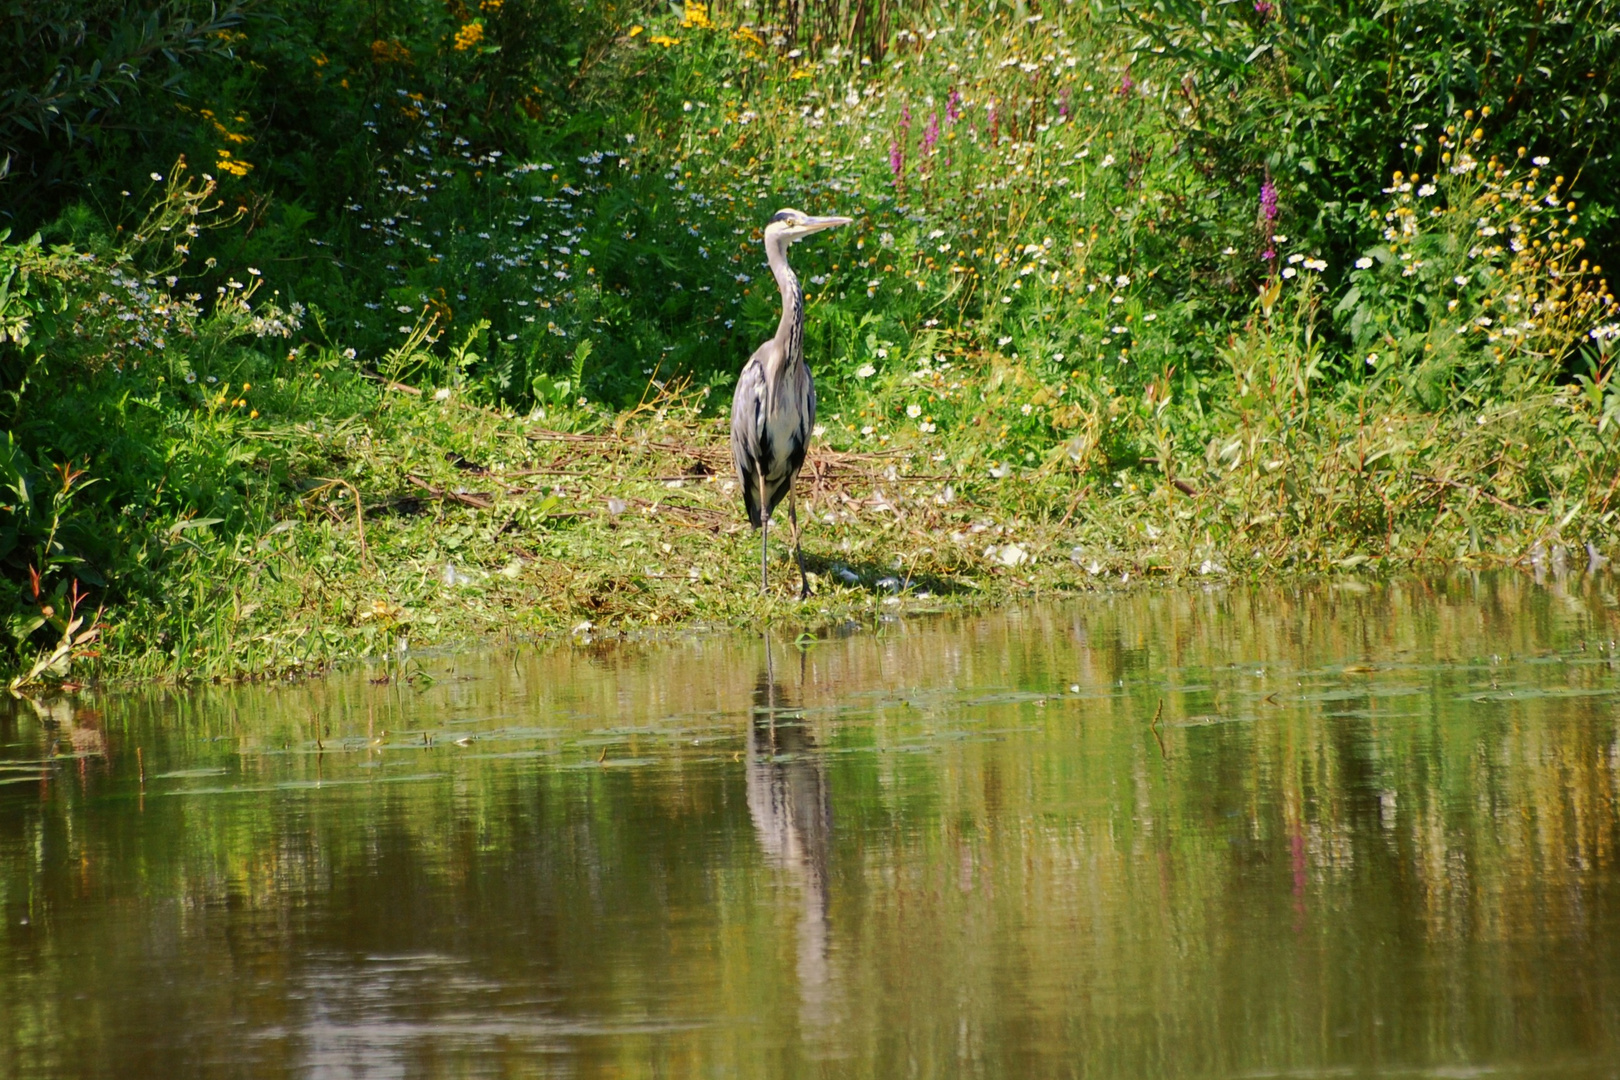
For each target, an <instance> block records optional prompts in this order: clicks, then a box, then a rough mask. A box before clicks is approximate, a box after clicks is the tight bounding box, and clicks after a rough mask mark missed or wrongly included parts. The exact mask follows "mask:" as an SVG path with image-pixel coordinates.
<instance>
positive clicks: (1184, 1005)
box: [0, 575, 1620, 1078]
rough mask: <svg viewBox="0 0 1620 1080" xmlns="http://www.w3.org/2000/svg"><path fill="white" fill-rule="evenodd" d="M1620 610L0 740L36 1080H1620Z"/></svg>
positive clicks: (1185, 616) (7, 913)
mask: <svg viewBox="0 0 1620 1080" xmlns="http://www.w3.org/2000/svg"><path fill="white" fill-rule="evenodd" d="M1616 638H1620V615H1617V606H1616V595H1615V585H1614V583H1613V581H1612V580H1611V579H1608V578H1602V577H1600V578H1597V579H1583V580H1580V581H1577V582H1573V583H1568V584H1564V585H1557V584H1554V585H1550V586H1542V585H1537V584H1536V583H1534V582H1532V581H1529V580H1526V579H1523V578H1521V577H1518V576H1513V575H1503V576H1498V577H1482V578H1481V577H1469V578H1458V579H1452V580H1448V581H1443V582H1403V583H1396V584H1393V585H1383V584H1376V585H1367V584H1363V583H1356V582H1340V583H1325V584H1322V585H1319V586H1311V587H1287V588H1283V587H1278V588H1260V589H1251V588H1247V587H1244V588H1239V587H1221V588H1212V589H1206V590H1187V591H1150V592H1130V593H1123V594H1119V595H1102V596H1097V597H1094V598H1089V599H1086V600H1082V601H1077V602H1072V603H1064V604H1057V605H1052V606H1037V607H1024V608H1019V609H1015V610H1008V611H1001V612H996V613H991V614H986V615H982V616H972V617H911V618H903V619H896V620H894V621H890V622H886V623H884V624H882V625H881V626H879V627H877V628H875V629H874V628H867V629H862V630H858V631H855V630H852V631H851V632H849V633H845V634H830V635H828V636H826V637H824V638H822V639H818V640H814V641H801V642H798V643H795V642H793V641H791V640H789V639H787V638H786V637H777V638H775V639H767V638H765V637H762V636H759V635H755V636H740V637H723V636H721V637H704V638H690V639H678V640H670V641H660V642H646V643H641V644H630V645H613V646H593V647H589V648H573V649H568V648H565V649H549V650H524V651H518V652H508V653H502V654H496V655H484V656H456V657H443V658H435V659H431V660H429V661H427V662H426V668H427V670H429V671H430V672H431V673H432V674H433V675H434V676H435V678H436V681H435V682H434V683H433V684H432V685H431V686H427V687H416V686H409V685H399V684H397V683H390V684H378V683H375V682H373V681H372V679H373V678H375V677H376V675H377V674H378V672H375V671H372V672H359V671H357V672H352V673H347V674H341V675H338V676H335V677H332V678H329V679H323V680H319V681H315V682H310V683H305V684H302V685H292V686H276V687H253V688H211V689H208V690H205V691H201V692H197V693H187V694H183V695H175V694H167V693H150V694H145V695H134V696H118V697H113V696H108V697H96V696H90V695H80V696H77V697H72V698H62V699H55V700H49V701H38V702H29V701H21V702H15V703H12V704H11V705H8V706H0V919H3V923H4V925H3V926H0V1075H3V1076H17V1077H35V1076H40V1077H44V1076H50V1077H79V1076H84V1077H102V1076H105V1077H130V1076H200V1075H207V1076H224V1077H230V1076H241V1077H282V1076H288V1077H293V1076H296V1077H440V1076H449V1077H464V1076H465V1077H484V1076H499V1077H526V1076H533V1077H553V1076H556V1077H687V1076H691V1077H764V1076H786V1077H798V1076H828V1077H833V1076H837V1077H846V1076H847V1077H874V1078H877V1077H881V1078H893V1077H910V1076H923V1077H928V1076H986V1077H1012V1076H1031V1077H1033V1076H1060V1077H1061V1076H1075V1077H1081V1076H1084V1077H1159V1076H1165V1077H1183V1076H1187V1077H1221V1076H1233V1077H1237V1076H1245V1077H1246V1076H1302V1077H1319V1076H1399V1077H1427V1076H1433V1077H1455V1076H1508V1077H1516V1076H1580V1077H1614V1076H1620V868H1617V862H1616V860H1617V854H1620V851H1617V844H1620V654H1617V653H1616V651H1615V648H1616V646H1615V643H1614V639H1616Z"/></svg>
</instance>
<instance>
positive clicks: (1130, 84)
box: [1119, 71, 1136, 97]
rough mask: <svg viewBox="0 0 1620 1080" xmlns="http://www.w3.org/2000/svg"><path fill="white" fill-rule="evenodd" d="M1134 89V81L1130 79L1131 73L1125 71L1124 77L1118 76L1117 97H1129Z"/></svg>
mask: <svg viewBox="0 0 1620 1080" xmlns="http://www.w3.org/2000/svg"><path fill="white" fill-rule="evenodd" d="M1135 89H1136V80H1135V79H1133V78H1131V73H1130V72H1129V71H1127V72H1126V73H1125V74H1124V75H1121V76H1120V79H1119V96H1120V97H1130V96H1131V91H1132V90H1135Z"/></svg>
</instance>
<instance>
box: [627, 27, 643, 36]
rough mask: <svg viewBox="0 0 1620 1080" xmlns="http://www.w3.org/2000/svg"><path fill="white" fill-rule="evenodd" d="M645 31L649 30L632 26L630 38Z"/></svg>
mask: <svg viewBox="0 0 1620 1080" xmlns="http://www.w3.org/2000/svg"><path fill="white" fill-rule="evenodd" d="M645 29H647V28H646V27H645V26H632V27H631V28H630V36H631V37H635V36H636V35H637V34H639V33H641V32H642V31H643V30H645Z"/></svg>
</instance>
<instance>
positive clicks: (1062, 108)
mask: <svg viewBox="0 0 1620 1080" xmlns="http://www.w3.org/2000/svg"><path fill="white" fill-rule="evenodd" d="M1058 115H1059V116H1062V117H1065V118H1067V117H1068V115H1069V88H1068V87H1067V86H1065V87H1064V88H1063V91H1062V92H1061V93H1060V94H1058Z"/></svg>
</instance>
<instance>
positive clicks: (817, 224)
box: [765, 209, 854, 247]
mask: <svg viewBox="0 0 1620 1080" xmlns="http://www.w3.org/2000/svg"><path fill="white" fill-rule="evenodd" d="M852 220H854V219H852V218H847V217H811V216H810V215H809V214H806V213H805V212H804V211H802V210H791V209H789V210H778V211H777V212H776V213H775V214H774V215H772V216H771V220H770V221H769V222H768V223H767V224H766V226H765V242H766V243H770V242H771V241H772V240H778V241H779V242H780V243H781V244H782V245H783V246H784V247H786V246H787V245H788V244H791V243H793V241H795V240H802V239H804V238H805V237H806V236H809V235H810V234H811V233H818V232H820V231H821V230H822V229H830V228H832V227H833V226H835V225H848V224H849V223H850V222H851V221H852Z"/></svg>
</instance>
